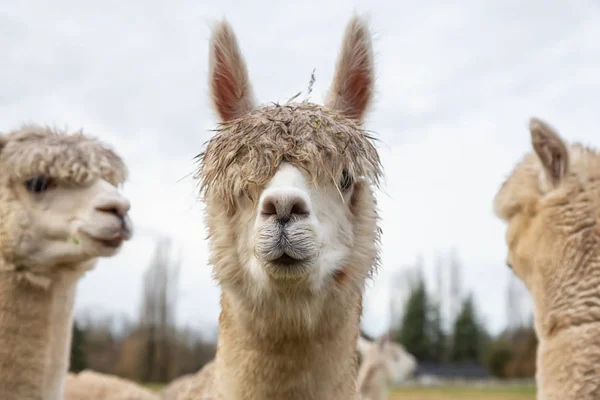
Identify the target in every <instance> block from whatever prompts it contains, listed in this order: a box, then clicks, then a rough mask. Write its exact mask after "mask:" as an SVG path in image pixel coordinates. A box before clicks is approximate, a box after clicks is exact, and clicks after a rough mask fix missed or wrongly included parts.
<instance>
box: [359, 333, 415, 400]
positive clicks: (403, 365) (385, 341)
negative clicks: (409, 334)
mask: <svg viewBox="0 0 600 400" xmlns="http://www.w3.org/2000/svg"><path fill="white" fill-rule="evenodd" d="M358 351H359V352H360V354H361V356H362V362H361V364H360V368H359V370H358V379H357V387H358V392H359V393H360V396H361V400H385V399H386V398H387V396H388V393H389V388H390V386H391V385H392V384H397V383H400V382H402V381H404V380H405V379H407V378H408V377H410V376H411V375H413V374H414V373H415V371H416V369H417V360H416V359H415V357H414V356H413V355H412V354H410V353H409V352H407V351H406V349H405V348H404V347H403V346H402V345H400V344H398V343H394V342H393V341H391V340H390V337H389V335H387V334H386V335H383V336H381V337H379V338H377V339H376V340H375V341H374V342H370V341H368V340H366V339H364V338H363V337H359V338H358Z"/></svg>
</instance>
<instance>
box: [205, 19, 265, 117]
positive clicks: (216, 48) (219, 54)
mask: <svg viewBox="0 0 600 400" xmlns="http://www.w3.org/2000/svg"><path fill="white" fill-rule="evenodd" d="M209 52H210V53H209V58H208V60H209V70H208V80H209V82H208V85H209V89H210V97H211V100H212V105H213V108H214V110H215V111H216V112H217V114H218V116H219V118H220V119H221V121H223V122H226V121H229V120H232V119H235V118H238V117H240V116H242V115H243V114H244V113H246V112H247V111H249V110H251V109H252V108H254V104H255V102H254V95H253V91H252V85H251V84H250V80H249V78H248V71H247V69H246V62H245V61H244V57H243V56H242V53H241V51H240V49H239V47H238V43H237V39H236V37H235V34H234V33H233V29H232V28H231V26H230V25H229V23H228V22H227V21H222V22H221V23H219V24H218V25H217V26H216V27H215V28H214V30H213V32H212V35H211V38H210V49H209Z"/></svg>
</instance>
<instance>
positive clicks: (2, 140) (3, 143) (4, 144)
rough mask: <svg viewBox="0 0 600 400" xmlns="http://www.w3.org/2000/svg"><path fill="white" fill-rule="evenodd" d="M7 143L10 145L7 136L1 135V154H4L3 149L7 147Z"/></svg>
mask: <svg viewBox="0 0 600 400" xmlns="http://www.w3.org/2000/svg"><path fill="white" fill-rule="evenodd" d="M6 143H8V139H7V138H6V136H3V135H0V152H2V149H3V148H4V146H6Z"/></svg>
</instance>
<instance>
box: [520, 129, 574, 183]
mask: <svg viewBox="0 0 600 400" xmlns="http://www.w3.org/2000/svg"><path fill="white" fill-rule="evenodd" d="M529 130H530V132H531V143H532V146H533V149H534V151H535V153H536V155H537V156H538V158H539V160H540V162H541V164H542V167H543V169H544V175H545V177H546V179H547V181H548V183H550V184H551V186H555V185H557V184H558V183H559V182H560V180H561V179H563V178H564V177H565V175H566V174H567V173H568V168H569V151H568V149H567V145H566V144H565V142H564V141H563V140H562V139H561V137H560V136H559V134H558V132H556V130H554V129H553V128H552V127H551V126H550V125H548V124H547V123H546V122H544V121H542V120H540V119H537V118H532V119H531V121H530V123H529Z"/></svg>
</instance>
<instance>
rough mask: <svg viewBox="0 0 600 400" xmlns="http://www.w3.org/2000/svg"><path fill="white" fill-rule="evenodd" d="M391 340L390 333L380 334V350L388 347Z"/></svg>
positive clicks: (378, 341)
mask: <svg viewBox="0 0 600 400" xmlns="http://www.w3.org/2000/svg"><path fill="white" fill-rule="evenodd" d="M389 342H390V334H389V333H386V334H384V335H382V336H380V337H379V338H378V339H377V345H378V346H379V350H383V349H385V348H386V346H387V345H388V344H389Z"/></svg>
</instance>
